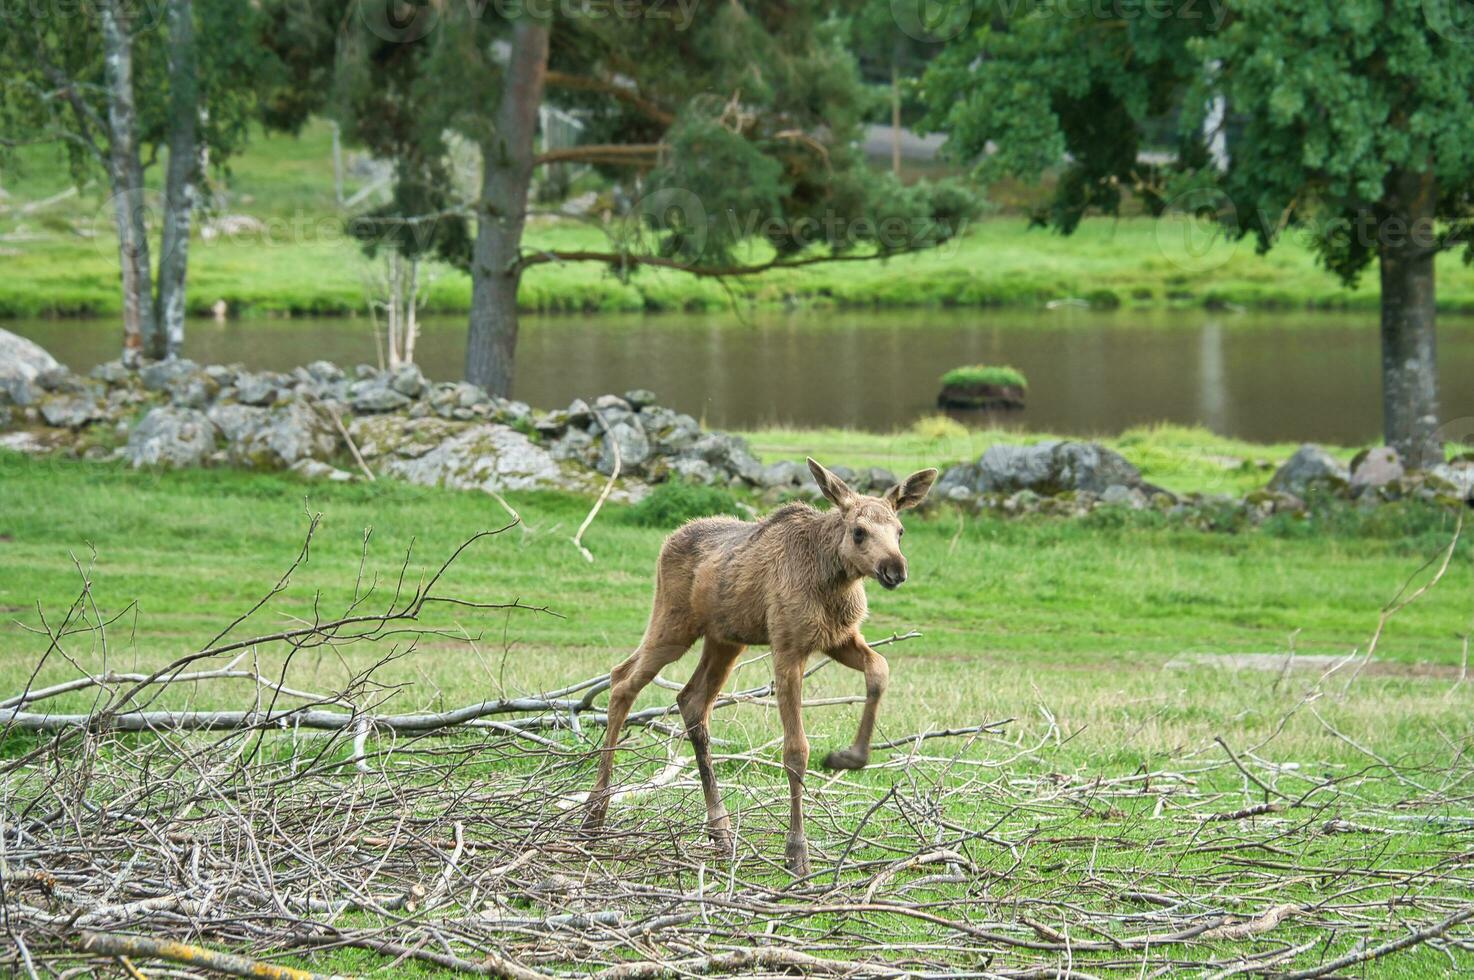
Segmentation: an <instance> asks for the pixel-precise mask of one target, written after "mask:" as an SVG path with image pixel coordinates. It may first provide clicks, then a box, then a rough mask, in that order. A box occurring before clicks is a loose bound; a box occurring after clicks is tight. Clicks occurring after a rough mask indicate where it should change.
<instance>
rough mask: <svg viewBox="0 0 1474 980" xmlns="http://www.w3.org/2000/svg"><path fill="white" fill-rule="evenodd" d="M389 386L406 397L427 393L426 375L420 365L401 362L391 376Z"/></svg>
mask: <svg viewBox="0 0 1474 980" xmlns="http://www.w3.org/2000/svg"><path fill="white" fill-rule="evenodd" d="M389 386H390V387H391V388H393V389H394V390H395V391H397V392H399V393H400V394H401V395H404V396H405V397H406V398H419V397H420V396H421V395H423V394H424V393H425V389H426V387H427V385H426V384H425V376H424V375H423V374H421V373H420V368H419V365H416V364H401V365H400V366H399V367H397V368H395V369H394V372H393V374H392V375H391V376H390V378H389Z"/></svg>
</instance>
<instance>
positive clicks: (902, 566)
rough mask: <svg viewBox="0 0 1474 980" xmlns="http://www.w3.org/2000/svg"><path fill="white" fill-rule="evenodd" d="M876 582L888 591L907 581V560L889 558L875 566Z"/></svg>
mask: <svg viewBox="0 0 1474 980" xmlns="http://www.w3.org/2000/svg"><path fill="white" fill-rule="evenodd" d="M875 580H876V581H877V582H879V583H880V584H881V585H883V586H885V587H886V588H887V589H894V588H895V587H896V586H898V585H900V584H901V583H902V582H904V581H906V559H904V558H887V559H886V560H885V561H883V562H881V563H880V564H879V565H877V566H875Z"/></svg>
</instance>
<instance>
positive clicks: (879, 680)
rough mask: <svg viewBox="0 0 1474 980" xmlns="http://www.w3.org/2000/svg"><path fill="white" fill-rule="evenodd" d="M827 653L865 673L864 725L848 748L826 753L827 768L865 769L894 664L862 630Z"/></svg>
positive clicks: (861, 719)
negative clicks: (862, 633)
mask: <svg viewBox="0 0 1474 980" xmlns="http://www.w3.org/2000/svg"><path fill="white" fill-rule="evenodd" d="M824 652H825V653H826V654H827V655H829V656H830V657H832V658H833V659H835V660H837V661H839V662H840V663H842V664H844V665H845V666H846V667H849V668H850V669H851V670H857V671H859V672H860V673H862V674H864V675H865V708H864V710H863V711H861V713H860V728H859V730H858V731H856V732H855V741H854V743H853V744H852V745H850V747H849V748H847V749H835V750H834V751H833V752H831V753H829V754H828V755H826V756H825V757H824V768H825V769H864V768H865V765H866V763H868V762H869V761H870V736H871V734H872V733H873V732H874V731H875V715H876V713H877V711H878V710H879V708H880V699H881V697H882V696H883V695H884V694H885V688H886V683H887V682H888V681H889V679H890V674H891V669H890V665H889V664H887V663H886V662H885V658H884V657H882V656H881V655H880V654H878V653H876V652H875V651H874V650H872V649H871V648H870V645H869V644H867V643H866V642H865V641H864V640H863V639H861V638H860V635H859V634H858V633H857V634H855V635H854V636H852V637H850V639H849V640H848V641H846V642H845V643H843V644H841V645H840V646H837V647H835V648H834V649H832V650H825V651H824Z"/></svg>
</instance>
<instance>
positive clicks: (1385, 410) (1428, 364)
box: [1378, 171, 1443, 468]
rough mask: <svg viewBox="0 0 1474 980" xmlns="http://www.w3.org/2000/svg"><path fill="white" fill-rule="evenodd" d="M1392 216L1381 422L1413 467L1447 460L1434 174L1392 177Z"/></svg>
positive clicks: (1384, 269) (1384, 250) (1382, 251)
mask: <svg viewBox="0 0 1474 980" xmlns="http://www.w3.org/2000/svg"><path fill="white" fill-rule="evenodd" d="M1388 192H1389V193H1388V200H1387V203H1388V211H1389V219H1388V220H1387V221H1386V222H1384V224H1383V228H1382V230H1381V232H1380V235H1379V243H1378V251H1379V259H1380V262H1381V273H1382V424H1383V429H1384V432H1385V436H1386V441H1387V445H1389V446H1391V447H1392V448H1394V449H1396V450H1397V452H1398V454H1399V455H1401V456H1402V459H1403V462H1404V464H1406V465H1407V466H1408V467H1410V468H1419V467H1424V466H1429V465H1432V464H1434V463H1439V462H1442V461H1443V446H1442V444H1441V442H1440V440H1439V439H1438V436H1437V430H1438V374H1437V370H1436V367H1437V364H1436V352H1437V348H1436V342H1435V341H1436V335H1435V331H1434V312H1435V306H1434V291H1433V260H1434V257H1435V256H1436V255H1437V248H1436V244H1435V242H1434V240H1433V238H1434V225H1433V220H1434V214H1435V208H1436V206H1437V203H1438V189H1437V183H1436V182H1435V180H1434V177H1433V175H1432V174H1431V173H1412V172H1407V171H1398V172H1396V173H1394V174H1393V175H1392V176H1391V177H1390V178H1389V179H1388Z"/></svg>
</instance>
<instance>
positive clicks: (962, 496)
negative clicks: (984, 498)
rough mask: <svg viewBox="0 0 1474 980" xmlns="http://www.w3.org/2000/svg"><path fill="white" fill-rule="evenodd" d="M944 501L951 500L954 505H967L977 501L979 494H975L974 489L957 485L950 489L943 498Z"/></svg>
mask: <svg viewBox="0 0 1474 980" xmlns="http://www.w3.org/2000/svg"><path fill="white" fill-rule="evenodd" d="M942 499H943V500H950V501H952V502H953V503H954V504H965V503H967V502H968V501H971V500H975V499H977V494H976V493H974V492H973V489H972V487H966V486H962V485H961V484H957V485H954V486H951V487H948V488H947V492H946V494H945V495H944V496H943V497H942Z"/></svg>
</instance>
